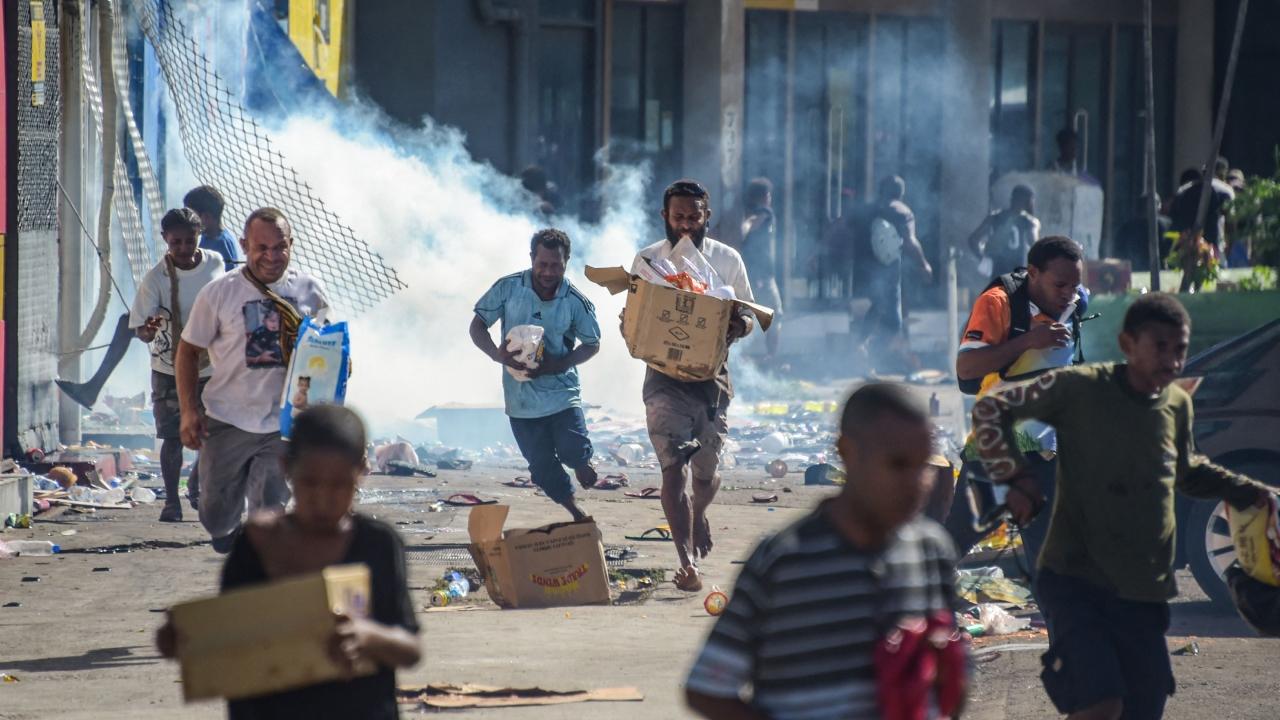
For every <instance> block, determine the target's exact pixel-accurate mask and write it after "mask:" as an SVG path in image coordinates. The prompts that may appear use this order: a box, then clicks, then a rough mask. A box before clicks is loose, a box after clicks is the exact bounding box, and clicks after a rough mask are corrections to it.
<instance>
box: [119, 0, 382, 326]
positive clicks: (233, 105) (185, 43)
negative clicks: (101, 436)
mask: <svg viewBox="0 0 1280 720" xmlns="http://www.w3.org/2000/svg"><path fill="white" fill-rule="evenodd" d="M133 6H134V10H135V12H136V15H137V17H138V20H139V23H140V24H141V26H142V31H143V33H144V35H145V36H146V38H147V41H148V42H150V43H151V45H152V47H153V48H154V49H155V54H156V58H157V60H158V62H159V65H160V71H161V73H163V75H164V78H165V81H166V83H167V85H168V90H169V97H170V98H171V99H172V101H173V104H174V107H175V109H176V110H177V115H178V128H179V135H180V136H181V138H182V146H183V149H184V150H185V152H186V156H187V159H188V160H189V161H190V163H191V165H192V169H193V170H194V172H195V175H196V177H198V178H199V179H200V181H201V182H204V183H208V184H210V185H213V186H215V187H217V188H218V189H219V190H220V191H221V192H222V194H223V196H224V197H225V198H226V201H227V207H226V214H227V216H228V217H231V218H244V217H247V216H248V215H249V213H250V212H252V211H253V210H254V209H256V208H258V207H262V206H267V205H270V206H275V207H278V208H280V209H281V210H283V211H284V212H285V214H286V215H288V216H289V221H290V224H291V225H292V227H293V234H294V238H295V244H294V261H295V262H297V263H298V264H299V265H300V266H301V267H302V268H303V269H304V270H306V271H307V272H309V273H312V274H314V275H316V276H317V277H319V278H320V279H321V280H322V281H323V282H324V284H325V288H326V290H327V291H328V293H329V295H330V300H331V301H332V302H333V303H334V304H335V305H337V306H339V307H341V308H342V309H343V310H345V311H347V312H352V313H355V312H360V311H364V310H367V309H369V308H370V307H372V306H373V305H375V304H377V303H378V302H380V301H381V300H383V299H384V298H386V297H388V296H390V295H391V294H393V293H395V292H396V291H397V290H400V289H401V288H403V287H405V286H404V284H403V283H402V282H401V281H400V279H399V278H398V277H397V276H396V272H395V270H393V269H392V268H391V267H389V266H388V265H387V264H386V263H385V262H384V261H383V259H382V257H381V256H380V255H379V254H378V253H377V252H375V251H374V250H373V249H371V248H370V247H369V246H368V245H367V244H365V243H364V242H363V241H361V240H360V239H358V238H357V237H356V236H355V233H354V232H353V231H352V230H351V228H350V227H348V226H347V225H346V224H345V223H343V222H342V220H341V219H340V218H339V217H338V216H337V215H336V214H334V212H333V211H332V210H330V209H328V208H327V207H325V204H324V203H323V202H322V201H321V200H320V198H318V197H316V195H315V193H314V192H313V191H312V189H311V188H310V186H308V185H307V184H306V183H305V182H303V180H302V179H301V178H300V177H298V174H297V173H296V172H295V171H294V170H293V168H292V167H290V166H289V165H288V164H287V163H286V161H285V158H284V156H283V155H281V154H280V152H279V151H277V150H276V149H275V146H274V144H273V143H272V142H271V138H270V137H269V135H268V133H267V131H266V130H265V129H264V128H263V127H261V126H260V125H259V124H258V123H257V122H256V121H255V120H254V118H253V117H252V116H250V115H249V113H248V112H246V111H245V109H244V107H243V106H242V105H241V104H240V102H239V100H238V99H237V98H236V97H235V96H234V95H233V94H232V93H231V91H230V90H229V89H228V88H227V86H226V83H224V82H223V80H222V78H221V77H220V76H219V75H218V72H217V70H216V69H215V68H214V67H213V65H212V63H211V62H210V60H209V58H208V57H207V56H206V55H205V54H204V52H203V51H202V50H201V48H200V44H199V43H198V42H197V41H196V39H195V38H194V37H193V36H192V35H191V33H190V32H189V31H188V30H187V27H186V25H185V24H184V23H183V22H182V20H180V19H179V18H178V17H177V15H176V14H175V12H174V10H173V8H172V7H171V4H170V2H168V0H135V1H134V3H133Z"/></svg>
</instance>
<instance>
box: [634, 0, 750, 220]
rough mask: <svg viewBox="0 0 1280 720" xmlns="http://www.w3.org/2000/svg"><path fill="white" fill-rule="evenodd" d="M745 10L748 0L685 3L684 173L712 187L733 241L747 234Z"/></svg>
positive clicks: (717, 211)
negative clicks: (744, 209) (744, 199)
mask: <svg viewBox="0 0 1280 720" xmlns="http://www.w3.org/2000/svg"><path fill="white" fill-rule="evenodd" d="M744 12H745V11H744V9H743V0H698V2H691V3H687V4H686V5H685V33H684V38H685V40H684V130H683V133H684V134H683V140H684V172H685V175H687V176H689V177H691V178H694V179H696V180H699V181H701V182H702V183H703V184H704V185H706V188H707V191H708V192H710V193H711V207H712V212H713V213H714V214H713V216H712V225H718V228H717V232H716V238H717V239H720V240H728V241H735V240H737V239H738V235H739V234H740V233H741V217H742V202H741V194H742V189H743V188H742V186H743V179H742V142H743V137H744V134H743V117H742V107H743V93H744V89H745V75H746V74H745V72H744V66H745V64H746V54H745V52H744V49H745V47H746V42H745V40H746V36H745V35H746V17H745V15H744ZM674 179H675V178H656V180H657V182H656V184H657V185H659V186H665V185H666V183H669V182H670V181H671V180H674Z"/></svg>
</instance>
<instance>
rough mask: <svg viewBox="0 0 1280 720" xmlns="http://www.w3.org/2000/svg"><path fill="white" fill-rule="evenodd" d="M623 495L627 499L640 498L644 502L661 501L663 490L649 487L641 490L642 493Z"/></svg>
mask: <svg viewBox="0 0 1280 720" xmlns="http://www.w3.org/2000/svg"><path fill="white" fill-rule="evenodd" d="M622 494H623V495H626V496H627V497H632V498H640V499H642V500H661V499H662V489H661V488H656V487H647V488H645V489H643V490H641V491H640V492H628V493H622Z"/></svg>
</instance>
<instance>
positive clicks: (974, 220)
mask: <svg viewBox="0 0 1280 720" xmlns="http://www.w3.org/2000/svg"><path fill="white" fill-rule="evenodd" d="M943 21H944V23H945V30H944V34H945V44H946V47H945V50H944V57H945V62H944V68H943V72H944V73H945V75H946V78H945V81H944V87H949V88H963V92H955V93H952V94H949V95H948V97H949V102H948V105H947V108H946V113H947V120H946V122H944V123H942V138H941V139H942V159H941V162H942V168H941V172H942V178H941V194H942V208H941V215H942V217H941V221H942V240H943V242H944V243H945V244H946V246H947V247H956V246H959V245H961V244H963V242H964V239H965V238H966V237H967V236H968V234H969V232H970V231H971V230H973V228H975V227H977V225H978V223H979V222H981V221H982V217H983V215H984V214H985V213H986V212H987V210H988V206H989V204H990V202H989V201H990V194H991V193H990V190H989V187H988V186H989V183H990V176H991V115H990V113H991V110H990V106H991V92H992V90H991V58H992V53H991V42H992V37H991V1H990V0H950V1H949V2H947V3H946V5H945V8H944V16H943Z"/></svg>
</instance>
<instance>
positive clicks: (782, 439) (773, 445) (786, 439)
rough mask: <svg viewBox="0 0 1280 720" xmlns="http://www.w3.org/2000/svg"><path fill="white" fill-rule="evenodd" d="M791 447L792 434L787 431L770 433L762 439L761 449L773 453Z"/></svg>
mask: <svg viewBox="0 0 1280 720" xmlns="http://www.w3.org/2000/svg"><path fill="white" fill-rule="evenodd" d="M789 447H791V436H790V435H788V434H786V433H780V432H774V433H769V434H768V435H765V436H764V437H763V438H761V439H760V449H761V450H763V451H765V452H767V453H770V454H773V455H776V454H778V453H780V452H782V451H783V450H786V449H787V448H789Z"/></svg>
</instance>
